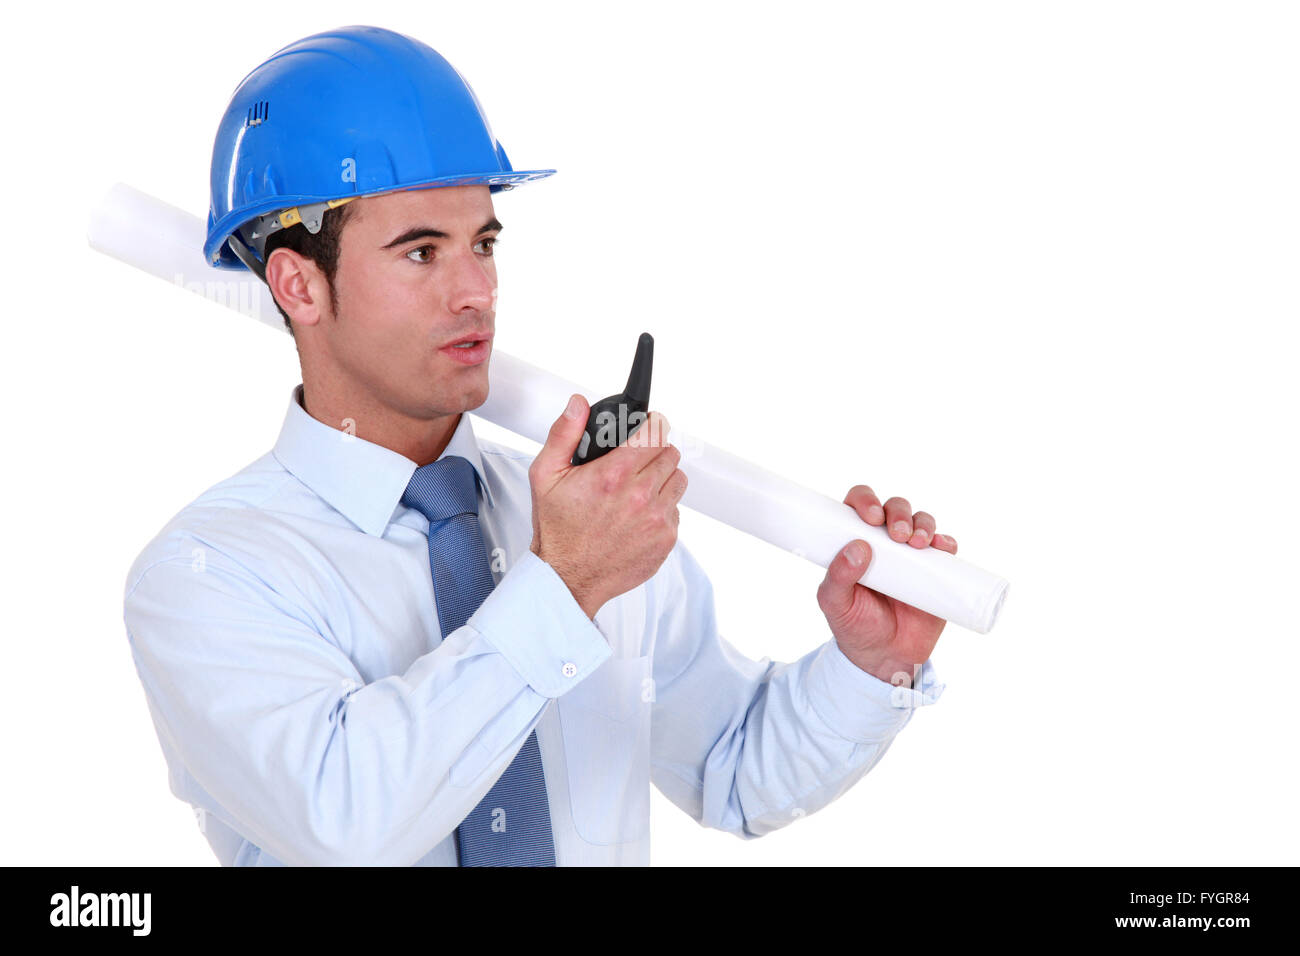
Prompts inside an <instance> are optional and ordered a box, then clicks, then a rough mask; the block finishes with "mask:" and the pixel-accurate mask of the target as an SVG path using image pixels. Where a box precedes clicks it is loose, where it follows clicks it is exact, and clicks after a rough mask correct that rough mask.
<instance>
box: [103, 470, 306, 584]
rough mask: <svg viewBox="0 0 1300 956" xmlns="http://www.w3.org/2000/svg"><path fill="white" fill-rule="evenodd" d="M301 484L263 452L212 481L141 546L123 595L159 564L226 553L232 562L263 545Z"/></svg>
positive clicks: (282, 522)
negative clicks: (245, 464)
mask: <svg viewBox="0 0 1300 956" xmlns="http://www.w3.org/2000/svg"><path fill="white" fill-rule="evenodd" d="M301 490H302V485H301V483H300V482H299V481H298V480H297V479H296V478H295V477H294V476H293V475H292V474H290V473H289V472H288V471H287V470H286V469H285V468H284V466H283V465H281V464H280V463H279V462H278V461H277V460H276V459H275V456H274V455H273V454H271V453H270V452H267V453H266V454H265V455H262V456H261V457H260V458H258V459H256V460H255V461H253V462H251V463H250V464H248V465H247V466H245V467H244V468H241V469H240V470H239V471H237V472H236V473H235V474H233V475H230V476H229V477H228V478H225V479H223V480H221V481H219V482H217V483H216V484H214V485H212V486H211V487H210V488H208V489H207V490H206V491H204V492H203V493H202V494H200V495H199V496H198V497H197V498H195V499H194V500H193V501H191V502H189V503H188V504H187V505H185V506H184V507H183V508H181V509H180V510H179V511H178V512H176V514H174V515H172V517H171V518H169V519H168V520H167V522H166V523H165V524H164V525H163V526H162V528H161V529H160V530H159V531H158V532H157V533H156V534H155V535H154V536H153V537H152V538H151V539H150V540H149V542H148V543H147V544H146V545H145V546H144V547H143V548H142V549H141V551H140V553H139V554H138V555H137V556H136V558H135V560H134V561H133V562H132V564H131V567H130V570H129V571H128V572H127V577H126V594H127V595H128V596H129V595H130V593H131V592H132V591H133V590H134V589H135V588H136V586H137V585H138V584H139V583H140V582H141V580H142V579H143V578H144V577H145V576H146V575H147V574H148V573H149V571H150V570H151V569H152V568H154V567H157V566H158V565H161V564H176V563H184V564H192V563H195V562H200V563H204V564H206V563H207V562H208V561H209V560H211V559H212V558H214V557H218V556H227V557H229V558H230V560H231V562H232V564H235V565H237V564H238V563H239V561H238V555H239V554H240V553H241V552H247V553H250V554H253V553H257V552H258V551H259V549H264V548H265V546H266V545H267V543H268V542H269V541H271V540H273V539H274V538H275V536H276V528H277V525H278V526H281V527H283V526H284V525H285V518H286V516H287V512H288V511H292V510H298V509H297V508H296V507H295V504H296V503H295V502H294V501H293V499H294V498H295V497H296V496H297V495H298V493H299V492H300V491H301Z"/></svg>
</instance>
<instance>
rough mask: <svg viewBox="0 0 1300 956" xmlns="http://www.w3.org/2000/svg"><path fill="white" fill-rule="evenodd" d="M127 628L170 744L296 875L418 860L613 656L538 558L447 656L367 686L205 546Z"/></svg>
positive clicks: (306, 626)
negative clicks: (201, 556)
mask: <svg viewBox="0 0 1300 956" xmlns="http://www.w3.org/2000/svg"><path fill="white" fill-rule="evenodd" d="M125 622H126V628H127V637H128V640H129V642H130V646H131V652H132V656H133V658H134V661H135V665H136V668H137V671H138V673H139V675H140V679H141V682H142V684H143V685H144V689H145V695H146V698H147V699H148V703H149V709H150V712H151V714H152V716H153V719H154V723H155V726H156V727H157V730H158V734H159V737H160V738H161V739H162V743H163V746H164V749H169V750H170V751H171V752H172V753H174V754H175V755H176V756H177V757H178V758H179V760H180V762H181V763H182V764H183V766H184V768H185V771H186V772H187V773H188V774H190V775H191V776H192V777H193V778H194V782H195V783H196V784H197V785H198V786H199V787H201V788H202V789H203V790H204V791H206V793H207V794H210V795H211V797H212V798H213V800H215V801H216V802H217V803H218V804H219V805H220V811H221V812H222V813H224V814H228V815H229V816H230V819H228V820H227V822H228V823H229V825H230V826H231V827H233V828H234V829H236V830H237V831H238V832H240V833H241V834H243V835H244V836H245V837H246V838H247V839H248V840H250V841H252V842H254V843H256V844H257V845H258V846H261V847H263V848H264V849H266V850H267V851H268V852H269V853H271V854H272V855H273V856H275V857H276V858H278V859H279V860H281V861H283V862H285V863H289V864H293V865H340V864H342V865H350V864H365V865H409V864H412V863H414V862H415V861H417V860H418V859H420V857H422V856H424V854H426V853H427V852H428V851H429V850H430V849H431V848H432V847H434V846H436V845H437V844H438V843H439V842H441V841H442V840H443V839H445V838H446V837H447V836H448V835H449V834H450V833H451V832H452V831H453V830H454V829H455V828H456V826H457V825H458V824H459V823H460V821H461V820H463V819H464V818H465V817H466V816H467V815H468V814H469V813H470V811H471V810H473V808H474V807H475V806H476V805H477V804H478V802H479V801H480V800H481V799H482V798H483V796H484V795H485V794H486V793H487V791H488V790H489V789H490V787H491V786H492V784H493V783H494V782H495V781H496V780H497V778H498V777H500V775H501V773H502V772H503V771H504V770H505V768H506V767H507V766H508V765H509V763H510V761H511V760H512V759H513V758H514V756H515V754H516V753H517V752H518V750H519V748H520V747H521V746H522V745H523V743H524V741H525V740H526V739H527V736H528V734H529V733H530V732H531V731H532V729H533V728H534V727H535V726H536V723H537V721H538V720H539V719H540V717H541V715H542V712H543V710H544V709H545V707H546V705H547V704H548V702H549V701H550V700H551V699H552V698H554V697H558V696H560V695H561V694H563V693H565V692H566V691H567V690H569V689H570V688H572V687H574V686H576V685H577V684H578V683H580V682H581V681H582V680H583V679H584V678H585V677H587V676H588V675H589V674H590V673H591V672H592V671H594V670H595V669H596V668H597V667H598V666H599V665H600V664H601V663H602V662H603V661H604V660H605V659H606V658H607V657H609V656H610V654H611V650H610V647H609V645H608V643H607V642H606V641H605V638H604V636H603V635H602V634H601V633H600V631H599V629H597V628H596V626H595V625H594V624H593V623H592V621H591V620H590V619H589V618H588V617H587V616H586V614H585V613H584V612H583V611H582V609H581V607H579V606H578V604H577V602H576V601H575V600H574V598H573V595H572V593H571V592H570V591H569V589H568V587H567V586H566V585H565V584H564V582H563V580H561V578H560V577H559V575H558V574H556V573H555V570H554V569H553V568H552V567H551V566H550V565H549V564H547V563H546V562H544V561H542V560H541V559H540V558H538V557H537V556H536V555H534V554H533V553H532V552H531V551H529V552H527V553H526V554H525V555H524V556H523V557H522V558H520V559H519V560H518V561H517V562H515V563H514V566H513V567H512V568H511V569H510V570H509V571H508V572H507V573H506V574H505V575H504V576H503V577H502V579H501V581H500V582H499V583H498V584H497V586H496V587H495V588H494V589H493V591H492V592H491V593H490V594H489V595H488V597H487V598H486V599H485V600H484V602H483V604H482V605H481V606H480V607H479V609H478V610H477V611H476V612H475V613H474V614H473V615H472V616H471V617H470V619H469V621H468V622H467V623H466V624H465V625H464V626H463V627H460V628H458V629H457V630H455V631H453V632H452V633H451V634H449V635H447V637H446V639H445V640H443V642H442V643H441V644H440V645H439V646H438V647H437V649H435V650H433V651H431V652H429V653H428V654H425V655H423V656H422V657H420V658H418V659H417V660H416V661H415V662H414V663H413V664H412V665H411V667H410V668H409V669H408V670H407V671H406V672H405V673H404V674H402V675H400V676H396V675H395V676H391V677H386V678H383V679H381V680H375V681H372V682H370V683H368V684H367V683H365V682H364V681H363V679H362V677H361V675H360V674H359V673H358V671H357V669H356V668H355V666H354V665H353V664H352V662H351V660H350V659H349V658H348V657H347V655H346V654H344V653H343V651H341V650H340V649H339V648H338V647H337V646H335V645H334V644H333V643H332V642H330V641H329V640H326V639H325V638H324V637H322V635H321V634H320V633H319V632H318V631H317V630H316V629H314V628H313V627H312V626H311V625H310V623H309V618H308V616H307V615H306V614H305V613H303V612H302V611H301V610H300V609H298V608H296V607H294V606H292V605H291V604H290V603H288V602H286V601H285V600H284V599H283V598H282V597H281V596H280V595H279V594H277V592H276V591H275V590H274V589H273V588H271V587H270V586H269V585H267V584H266V583H265V582H263V581H261V580H260V579H258V578H257V576H256V575H254V574H253V573H252V572H250V571H248V570H246V569H245V568H242V567H240V566H239V565H238V564H236V563H235V562H233V561H230V560H228V559H225V558H223V556H221V555H219V554H214V553H212V552H209V553H208V554H207V557H206V561H205V563H204V566H203V567H202V568H200V569H196V568H195V567H193V566H191V564H190V563H189V562H188V561H185V560H180V559H168V560H164V561H162V562H160V563H157V564H154V565H153V566H152V567H150V568H149V569H148V570H147V571H145V572H144V573H143V574H142V575H141V576H140V577H139V579H138V580H137V581H136V582H135V583H134V585H133V586H129V588H128V591H127V594H126V600H125ZM173 773H175V769H173ZM173 787H175V783H173Z"/></svg>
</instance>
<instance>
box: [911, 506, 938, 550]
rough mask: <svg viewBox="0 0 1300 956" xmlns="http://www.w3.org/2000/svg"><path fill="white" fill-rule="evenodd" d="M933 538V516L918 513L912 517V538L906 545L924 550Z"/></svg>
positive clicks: (922, 512)
mask: <svg viewBox="0 0 1300 956" xmlns="http://www.w3.org/2000/svg"><path fill="white" fill-rule="evenodd" d="M933 538H934V515H932V514H929V513H928V512H925V511H918V512H917V513H916V514H914V515H912V537H911V538H909V539H908V542H907V543H908V544H910V545H912V547H914V548H926V547H929V545H930V541H931V540H932V539H933Z"/></svg>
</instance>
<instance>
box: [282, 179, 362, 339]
mask: <svg viewBox="0 0 1300 956" xmlns="http://www.w3.org/2000/svg"><path fill="white" fill-rule="evenodd" d="M353 208H354V206H353V204H352V203H348V204H347V205H344V206H339V207H337V208H335V209H327V210H325V212H324V213H323V214H322V215H321V223H320V231H319V232H317V233H314V234H313V233H310V232H308V231H307V227H306V226H304V225H303V224H302V223H298V224H297V225H293V226H290V227H289V228H288V229H279V230H277V231H275V232H273V233H271V234H270V235H269V236H267V237H266V247H265V248H264V249H263V252H262V261H263V262H269V261H270V260H271V253H272V252H274V251H275V250H276V249H292V250H293V251H294V252H296V253H298V255H300V256H302V257H303V258H306V259H310V260H312V261H313V262H314V263H316V265H317V267H318V268H319V269H320V271H321V272H323V273H324V274H325V282H326V284H327V285H328V286H329V290H330V308H331V309H333V308H336V307H337V305H338V301H337V300H336V299H335V297H334V276H335V275H336V274H337V273H338V268H339V237H340V236H342V235H343V227H344V226H346V225H347V223H348V220H349V219H350V218H351V217H352V210H353ZM267 287H268V288H269V287H270V283H269V282H267ZM271 298H272V299H275V293H274V292H273V293H272V294H271ZM275 307H276V309H278V310H279V312H280V316H281V317H282V318H283V319H284V325H285V328H287V329H288V330H289V334H290V335H293V326H292V325H291V324H290V323H289V316H288V313H286V312H285V311H284V309H283V308H281V307H280V303H279V302H276V303H275Z"/></svg>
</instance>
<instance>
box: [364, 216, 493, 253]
mask: <svg viewBox="0 0 1300 956" xmlns="http://www.w3.org/2000/svg"><path fill="white" fill-rule="evenodd" d="M503 228H505V227H504V226H502V225H501V223H500V222H498V221H497V218H496V217H495V216H493V217H492V218H491V219H489V220H488V221H487V222H485V223H483V225H481V226H479V227H478V232H476V233H474V235H476V236H481V235H483V233H485V232H500V231H501V230H502V229H503ZM449 238H450V236H448V235H447V233H445V232H443V231H442V230H441V229H434V228H433V227H432V226H414V227H413V228H411V229H408V230H406V232H404V233H402V234H401V235H400V236H398V237H397V238H396V239H394V240H393V241H392V242H390V243H389V244H388V245H386V246H384V247H383V248H385V249H392V248H393V247H394V246H400V245H402V243H405V242H412V241H414V240H416V239H449Z"/></svg>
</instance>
